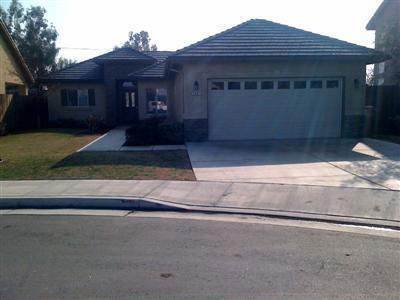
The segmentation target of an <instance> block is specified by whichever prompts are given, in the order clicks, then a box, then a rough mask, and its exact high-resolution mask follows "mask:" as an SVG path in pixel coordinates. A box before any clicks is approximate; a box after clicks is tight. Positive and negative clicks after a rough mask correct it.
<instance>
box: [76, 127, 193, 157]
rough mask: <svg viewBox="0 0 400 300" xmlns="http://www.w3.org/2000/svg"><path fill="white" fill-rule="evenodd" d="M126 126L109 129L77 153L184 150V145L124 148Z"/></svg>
mask: <svg viewBox="0 0 400 300" xmlns="http://www.w3.org/2000/svg"><path fill="white" fill-rule="evenodd" d="M127 128H128V126H120V127H116V128H114V129H111V130H110V131H108V132H107V133H105V134H103V135H102V136H101V137H99V138H97V139H95V140H94V141H92V142H90V143H89V144H87V145H86V146H84V147H82V148H81V149H79V150H78V151H77V152H87V151H169V150H185V149H186V146H185V145H154V146H124V144H125V131H126V129H127Z"/></svg>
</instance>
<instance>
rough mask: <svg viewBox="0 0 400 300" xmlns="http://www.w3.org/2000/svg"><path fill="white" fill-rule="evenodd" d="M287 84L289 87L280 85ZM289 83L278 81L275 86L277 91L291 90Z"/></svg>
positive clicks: (287, 81)
mask: <svg viewBox="0 0 400 300" xmlns="http://www.w3.org/2000/svg"><path fill="white" fill-rule="evenodd" d="M287 83H289V86H287V87H286V85H284V86H281V84H287ZM291 86H292V85H291V82H290V80H278V84H277V89H278V90H290V89H291Z"/></svg>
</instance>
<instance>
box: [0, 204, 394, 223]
mask: <svg viewBox="0 0 400 300" xmlns="http://www.w3.org/2000/svg"><path fill="white" fill-rule="evenodd" d="M26 208H32V209H68V208H73V209H116V210H143V211H145V210H147V211H174V212H192V213H193V212H197V213H209V214H217V213H223V214H241V215H252V216H260V217H271V218H284V219H296V220H304V221H314V222H326V223H336V224H338V223H339V224H346V225H354V226H369V227H380V228H388V229H394V230H400V222H398V221H392V220H383V219H372V218H360V217H352V216H339V215H327V214H317V213H307V212H293V211H282V210H269V209H246V208H234V207H215V206H201V205H188V204H181V203H175V202H169V201H161V200H156V199H148V198H144V197H143V198H136V197H98V196H96V197H93V196H72V197H68V196H60V197H54V196H51V197H32V196H29V197H26V196H25V197H23V196H18V197H5V198H0V209H26Z"/></svg>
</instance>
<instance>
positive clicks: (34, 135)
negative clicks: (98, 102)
mask: <svg viewBox="0 0 400 300" xmlns="http://www.w3.org/2000/svg"><path fill="white" fill-rule="evenodd" d="M97 137H98V135H93V134H87V133H84V132H82V131H81V130H76V129H54V130H41V131H31V132H25V133H19V134H10V135H8V136H5V137H0V157H1V158H2V160H3V162H1V163H0V180H22V179H25V180H28V179H165V180H195V177H194V174H193V171H192V168H191V165H190V161H189V158H188V156H187V153H186V151H182V150H181V151H152V152H80V153H76V152H75V151H76V150H78V149H80V148H81V147H83V146H84V145H86V144H87V143H89V142H90V141H92V140H94V139H95V138H97Z"/></svg>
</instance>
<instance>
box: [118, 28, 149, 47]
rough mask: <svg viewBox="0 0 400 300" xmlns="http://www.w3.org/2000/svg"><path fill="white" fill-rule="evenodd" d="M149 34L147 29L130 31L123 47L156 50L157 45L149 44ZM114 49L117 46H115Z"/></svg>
mask: <svg viewBox="0 0 400 300" xmlns="http://www.w3.org/2000/svg"><path fill="white" fill-rule="evenodd" d="M150 41H151V39H150V36H149V33H148V32H147V31H144V30H142V31H140V32H136V33H135V32H133V31H130V32H129V35H128V40H127V41H126V42H125V43H124V44H123V47H131V48H133V49H136V50H138V51H157V45H156V44H152V45H150ZM115 48H116V49H117V48H118V47H115Z"/></svg>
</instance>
